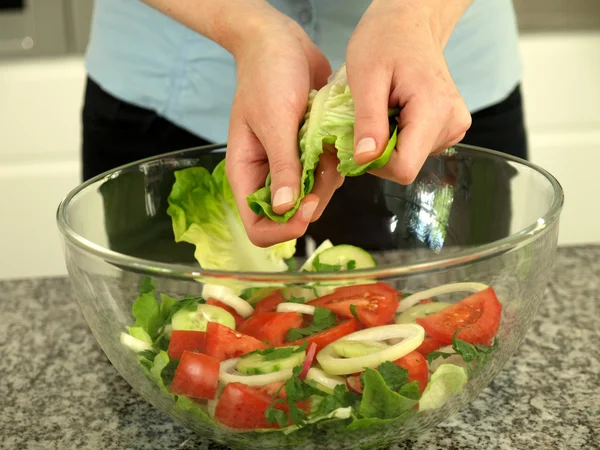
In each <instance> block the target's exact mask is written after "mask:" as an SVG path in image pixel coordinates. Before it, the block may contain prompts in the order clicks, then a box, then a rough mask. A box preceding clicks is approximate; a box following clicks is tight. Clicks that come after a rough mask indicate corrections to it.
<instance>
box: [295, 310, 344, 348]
mask: <svg viewBox="0 0 600 450" xmlns="http://www.w3.org/2000/svg"><path fill="white" fill-rule="evenodd" d="M335 324H336V318H335V314H333V313H332V312H331V311H329V310H328V309H326V308H321V307H319V306H317V307H315V314H314V315H313V323H312V324H311V325H309V326H307V327H304V328H292V329H290V330H289V331H288V332H287V333H286V335H285V339H286V341H287V342H293V341H297V340H298V339H302V338H303V337H306V336H311V335H313V334H315V333H319V332H321V331H323V330H326V329H327V328H330V327H332V326H333V325H335Z"/></svg>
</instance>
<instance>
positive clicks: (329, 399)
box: [314, 384, 360, 416]
mask: <svg viewBox="0 0 600 450" xmlns="http://www.w3.org/2000/svg"><path fill="white" fill-rule="evenodd" d="M359 403H360V395H358V394H356V393H354V392H350V391H348V389H346V386H344V385H343V384H338V385H337V386H336V387H335V388H334V389H333V394H331V395H325V396H324V397H323V398H322V399H320V400H319V402H318V406H317V409H316V410H315V412H314V415H315V416H326V415H327V414H330V413H332V412H333V411H335V410H336V409H338V408H346V407H348V406H353V407H358V404H359Z"/></svg>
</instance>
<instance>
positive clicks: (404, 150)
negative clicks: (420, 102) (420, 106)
mask: <svg viewBox="0 0 600 450" xmlns="http://www.w3.org/2000/svg"><path fill="white" fill-rule="evenodd" d="M428 116H429V114H427V113H426V112H425V111H423V112H419V111H417V112H416V113H415V115H414V116H413V117H412V118H411V121H410V122H409V123H407V124H406V125H405V126H404V127H403V128H402V129H401V130H400V133H399V134H398V142H397V144H396V149H395V151H394V152H393V153H392V155H391V156H390V159H389V161H388V163H387V164H386V165H385V166H384V167H382V168H380V169H376V170H374V171H373V174H374V175H377V176H380V177H382V178H386V179H389V180H393V181H396V182H397V183H400V184H405V185H406V184H410V183H412V182H413V181H414V180H415V178H416V177H417V174H418V173H419V171H420V170H421V167H422V166H423V164H424V163H425V159H427V157H428V156H429V154H430V153H431V151H432V150H433V148H434V145H435V142H436V139H437V137H438V134H439V133H438V132H437V131H434V130H435V127H432V126H431V123H432V121H431V119H429V118H428Z"/></svg>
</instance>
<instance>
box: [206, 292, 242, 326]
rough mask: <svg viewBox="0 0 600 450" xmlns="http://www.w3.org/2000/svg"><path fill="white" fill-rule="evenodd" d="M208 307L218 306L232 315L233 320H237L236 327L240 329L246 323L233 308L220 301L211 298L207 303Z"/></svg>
mask: <svg viewBox="0 0 600 450" xmlns="http://www.w3.org/2000/svg"><path fill="white" fill-rule="evenodd" d="M206 304H207V305H213V306H218V307H219V308H223V309H224V310H225V311H227V312H228V313H229V314H231V315H232V316H233V318H234V319H235V327H236V328H239V327H240V325H242V324H243V323H244V318H243V317H242V316H240V315H239V314H238V312H237V311H236V310H235V309H233V308H232V307H231V306H229V305H226V304H225V303H223V302H220V301H219V300H216V299H214V298H209V299H208V300H207V301H206Z"/></svg>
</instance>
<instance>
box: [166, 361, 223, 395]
mask: <svg viewBox="0 0 600 450" xmlns="http://www.w3.org/2000/svg"><path fill="white" fill-rule="evenodd" d="M220 367H221V363H220V362H219V360H218V359H217V358H213V357H212V356H208V355H204V354H202V353H195V352H190V351H187V350H184V352H183V355H182V356H181V359H180V360H179V365H178V366H177V369H175V375H174V376H173V383H172V384H171V392H172V393H173V394H176V395H185V396H186V397H193V398H205V399H209V400H212V399H214V398H215V395H216V393H217V386H218V384H219V369H220Z"/></svg>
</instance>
